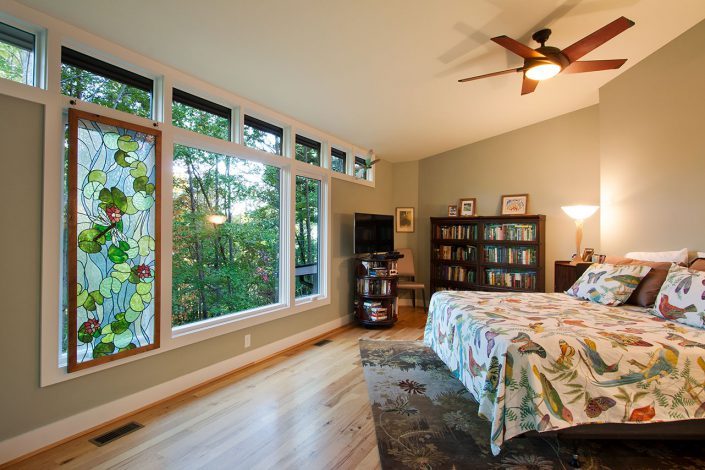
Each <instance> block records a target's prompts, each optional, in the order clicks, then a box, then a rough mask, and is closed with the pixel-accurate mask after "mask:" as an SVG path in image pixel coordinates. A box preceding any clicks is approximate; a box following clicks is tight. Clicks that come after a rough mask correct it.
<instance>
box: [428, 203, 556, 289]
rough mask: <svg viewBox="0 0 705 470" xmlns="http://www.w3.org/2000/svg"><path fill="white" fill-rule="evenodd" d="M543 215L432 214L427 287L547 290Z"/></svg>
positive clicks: (544, 219)
mask: <svg viewBox="0 0 705 470" xmlns="http://www.w3.org/2000/svg"><path fill="white" fill-rule="evenodd" d="M545 233H546V216H545V215H521V216H518V215H511V216H510V215H503V216H493V217H492V216H480V217H431V293H433V292H437V291H439V290H485V291H518V292H545V290H546V285H545V274H546V269H545V251H546V250H545V246H546V240H545Z"/></svg>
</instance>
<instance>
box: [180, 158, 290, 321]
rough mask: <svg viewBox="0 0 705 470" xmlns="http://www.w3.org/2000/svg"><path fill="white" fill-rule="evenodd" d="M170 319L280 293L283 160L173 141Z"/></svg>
mask: <svg viewBox="0 0 705 470" xmlns="http://www.w3.org/2000/svg"><path fill="white" fill-rule="evenodd" d="M173 175H174V176H173V199H174V213H173V234H174V237H173V240H174V244H173V258H172V325H174V326H179V325H187V324H191V323H194V322H198V321H202V320H206V319H208V318H214V317H220V316H223V315H228V314H232V313H237V312H242V311H244V310H249V309H253V308H257V307H263V306H266V305H270V304H273V303H276V302H278V300H279V246H280V170H279V168H276V167H273V166H269V165H265V164H262V163H257V162H253V161H248V160H243V159H240V158H235V157H230V156H227V155H220V154H216V153H212V152H207V151H205V150H200V149H195V148H191V147H186V146H183V145H175V146H174V165H173Z"/></svg>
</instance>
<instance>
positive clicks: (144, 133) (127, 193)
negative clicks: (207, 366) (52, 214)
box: [68, 109, 161, 372]
mask: <svg viewBox="0 0 705 470" xmlns="http://www.w3.org/2000/svg"><path fill="white" fill-rule="evenodd" d="M69 131H70V137H69V168H68V172H69V200H68V204H69V207H68V209H69V211H68V213H69V234H68V240H69V242H68V248H69V256H68V287H69V291H68V292H69V299H68V300H69V351H68V356H69V361H68V370H69V372H73V371H76V370H80V369H84V368H86V367H91V366H93V365H97V364H100V363H103V362H107V361H110V360H113V359H117V358H120V357H123V356H126V355H132V354H136V353H139V352H142V351H146V350H149V349H154V348H157V347H158V346H159V273H158V266H159V248H158V247H159V192H160V191H159V181H158V168H159V159H160V154H161V152H160V147H161V132H160V131H157V130H154V129H150V128H147V127H141V126H135V125H132V124H128V123H125V122H121V121H117V120H113V119H107V118H103V117H100V116H97V115H94V114H88V113H84V112H81V111H77V110H74V109H71V110H69Z"/></svg>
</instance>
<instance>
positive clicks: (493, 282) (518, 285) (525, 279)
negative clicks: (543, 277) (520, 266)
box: [485, 269, 536, 289]
mask: <svg viewBox="0 0 705 470" xmlns="http://www.w3.org/2000/svg"><path fill="white" fill-rule="evenodd" d="M485 282H486V283H487V284H488V285H490V286H498V287H511V288H514V289H536V273H535V272H511V271H507V270H505V269H486V270H485Z"/></svg>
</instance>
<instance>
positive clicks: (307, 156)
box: [296, 142, 321, 166]
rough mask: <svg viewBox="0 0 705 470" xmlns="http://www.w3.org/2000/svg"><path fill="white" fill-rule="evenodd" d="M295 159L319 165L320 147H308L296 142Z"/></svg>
mask: <svg viewBox="0 0 705 470" xmlns="http://www.w3.org/2000/svg"><path fill="white" fill-rule="evenodd" d="M296 159H297V160H298V161H300V162H306V163H310V164H311V165H316V166H321V150H320V148H313V147H309V146H308V145H302V144H300V143H298V142H297V143H296Z"/></svg>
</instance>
